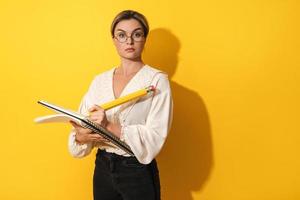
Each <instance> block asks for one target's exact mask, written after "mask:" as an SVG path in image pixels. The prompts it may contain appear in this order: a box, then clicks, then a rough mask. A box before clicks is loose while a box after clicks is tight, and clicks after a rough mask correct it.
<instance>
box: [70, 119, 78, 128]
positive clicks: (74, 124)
mask: <svg viewBox="0 0 300 200" xmlns="http://www.w3.org/2000/svg"><path fill="white" fill-rule="evenodd" d="M70 124H71V125H72V126H73V127H74V128H76V129H77V128H79V127H81V126H80V125H78V124H77V123H76V122H74V121H70Z"/></svg>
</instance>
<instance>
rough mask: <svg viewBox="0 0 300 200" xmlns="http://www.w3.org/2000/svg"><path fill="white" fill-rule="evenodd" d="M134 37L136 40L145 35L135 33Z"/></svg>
mask: <svg viewBox="0 0 300 200" xmlns="http://www.w3.org/2000/svg"><path fill="white" fill-rule="evenodd" d="M133 37H135V38H140V37H143V33H142V32H135V33H134V34H133Z"/></svg>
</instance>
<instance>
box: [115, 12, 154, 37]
mask: <svg viewBox="0 0 300 200" xmlns="http://www.w3.org/2000/svg"><path fill="white" fill-rule="evenodd" d="M127 19H135V20H137V21H138V22H139V23H140V24H141V25H142V28H143V31H144V36H145V37H147V35H148V32H149V25H148V21H147V19H146V17H145V16H144V15H143V14H141V13H139V12H137V11H134V10H124V11H122V12H120V13H119V14H118V15H117V16H116V17H115V18H114V20H113V22H112V23H111V27H110V32H111V36H112V37H114V32H115V28H116V26H117V24H118V23H119V22H120V21H122V20H127Z"/></svg>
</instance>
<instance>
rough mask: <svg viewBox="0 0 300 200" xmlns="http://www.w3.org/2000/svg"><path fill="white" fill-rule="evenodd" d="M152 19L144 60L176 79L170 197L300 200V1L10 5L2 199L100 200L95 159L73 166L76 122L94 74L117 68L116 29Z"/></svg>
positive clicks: (165, 160)
mask: <svg viewBox="0 0 300 200" xmlns="http://www.w3.org/2000/svg"><path fill="white" fill-rule="evenodd" d="M128 8H130V9H136V10H138V11H140V12H142V13H144V14H145V15H146V16H147V17H148V19H149V22H150V25H151V29H152V31H151V33H150V36H149V41H148V42H147V46H146V51H145V54H144V58H145V61H146V62H147V63H148V64H151V65H153V66H158V67H160V68H162V69H163V70H165V71H167V72H168V73H169V74H170V79H171V82H172V89H173V94H174V103H175V109H174V125H173V128H172V130H171V133H170V137H169V138H168V140H167V143H166V146H165V148H164V150H163V151H162V152H161V154H160V156H159V158H158V160H159V166H160V173H161V179H162V180H161V182H162V196H163V197H164V198H163V199H165V200H192V199H194V200H198V199H199V200H298V199H300V191H299V188H300V159H299V153H300V147H299V146H300V145H299V144H300V128H299V113H300V106H299V101H300V90H299V86H300V76H299V74H300V70H299V67H300V66H299V63H300V59H299V57H300V55H299V53H300V39H299V35H300V31H299V19H300V14H299V8H300V5H299V1H297V0H245V1H240V0H211V1H196V0H195V1H191V0H187V1H162V0H160V1H159V0H151V1H141V0H134V1H121V0H115V1H101V0H90V1H84V0H81V1H79V0H75V1H74V0H72V1H71V0H51V1H41V0H27V1H21V0H19V1H18V0H1V1H0V22H1V31H0V48H1V51H0V54H1V55H0V66H1V79H0V80H1V90H0V94H1V110H2V111H1V124H2V127H1V136H0V143H1V144H0V152H1V164H0V180H1V181H0V188H1V189H0V199H3V200H21V199H30V200H53V199H59V200H68V199H69V200H83V199H91V198H92V173H93V165H94V156H95V152H93V154H92V155H90V156H89V157H87V158H84V159H74V158H72V157H71V156H70V155H69V153H68V151H67V138H68V133H69V130H70V128H71V127H70V126H69V125H65V124H47V125H35V124H34V123H33V119H34V118H35V117H37V116H41V115H46V114H50V113H52V112H50V111H48V110H46V109H45V108H42V107H41V106H39V105H38V104H37V103H36V101H37V100H40V99H44V100H48V101H50V102H55V103H57V104H60V105H64V106H67V107H69V108H72V109H77V106H78V104H79V101H80V99H81V97H82V95H83V94H84V92H85V91H86V90H87V88H88V86H89V84H90V82H91V80H92V79H93V77H94V76H95V75H96V74H98V73H100V72H103V71H105V70H107V69H110V68H111V67H112V66H115V65H117V64H118V63H119V60H118V56H117V54H116V52H115V49H114V46H113V44H112V42H111V38H110V34H109V27H110V23H111V21H112V19H113V17H114V16H115V14H116V13H118V12H119V11H121V10H123V9H128Z"/></svg>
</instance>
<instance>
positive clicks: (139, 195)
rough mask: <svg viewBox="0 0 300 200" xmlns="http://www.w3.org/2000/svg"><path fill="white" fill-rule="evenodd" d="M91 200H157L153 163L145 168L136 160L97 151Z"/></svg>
mask: <svg viewBox="0 0 300 200" xmlns="http://www.w3.org/2000/svg"><path fill="white" fill-rule="evenodd" d="M93 195H94V200H160V181H159V172H158V168H157V164H156V160H153V161H152V162H151V163H150V164H148V165H144V164H141V163H139V162H138V160H137V159H136V158H135V157H124V156H120V155H117V154H114V153H108V152H106V151H104V150H100V149H99V150H98V152H97V156H96V161H95V170H94V177H93Z"/></svg>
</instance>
